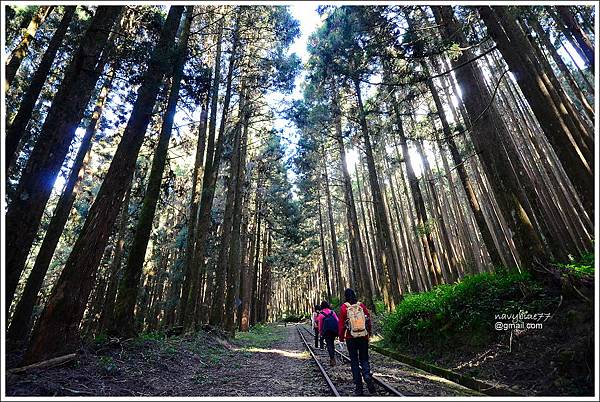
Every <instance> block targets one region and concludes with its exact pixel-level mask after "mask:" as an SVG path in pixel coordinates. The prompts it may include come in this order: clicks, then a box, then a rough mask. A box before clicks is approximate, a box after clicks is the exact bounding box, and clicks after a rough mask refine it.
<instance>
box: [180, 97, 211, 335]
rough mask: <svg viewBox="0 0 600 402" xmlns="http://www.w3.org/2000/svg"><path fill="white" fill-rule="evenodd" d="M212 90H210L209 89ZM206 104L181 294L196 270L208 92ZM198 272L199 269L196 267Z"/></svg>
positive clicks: (182, 308) (184, 304)
mask: <svg viewBox="0 0 600 402" xmlns="http://www.w3.org/2000/svg"><path fill="white" fill-rule="evenodd" d="M209 91H210V90H209ZM206 103H207V104H206V106H204V105H203V106H202V109H201V111H200V129H199V133H198V142H197V145H196V157H195V162H194V170H193V172H192V192H191V196H190V198H191V199H190V212H189V216H188V224H187V227H188V231H187V239H186V247H185V268H184V270H185V272H184V282H183V284H184V286H183V287H182V291H181V294H182V295H187V294H188V292H189V289H190V280H191V275H192V271H193V270H195V268H194V265H195V264H194V263H195V262H196V259H195V251H196V237H197V236H196V235H197V233H196V223H197V222H198V208H199V206H200V189H201V188H202V181H201V179H202V173H203V171H204V153H205V148H206V128H207V123H208V121H207V120H208V93H207V99H206ZM196 272H197V269H196ZM187 302H188V298H187V297H180V298H179V319H180V325H182V324H183V317H184V316H185V311H186V309H187Z"/></svg>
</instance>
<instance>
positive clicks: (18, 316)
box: [7, 69, 114, 341]
mask: <svg viewBox="0 0 600 402" xmlns="http://www.w3.org/2000/svg"><path fill="white" fill-rule="evenodd" d="M113 77H114V69H113V70H111V72H110V73H109V75H108V78H107V79H106V81H105V83H104V86H103V88H102V90H101V91H100V95H99V96H98V100H97V101H96V106H95V108H94V111H93V113H92V116H91V119H90V122H89V123H88V126H87V129H86V130H85V134H84V135H83V138H82V140H81V144H80V145H79V150H78V152H77V155H76V156H75V160H74V161H73V166H72V167H71V172H70V174H69V178H68V179H67V182H66V184H65V188H64V189H63V192H62V194H61V196H60V199H59V200H58V203H57V204H56V208H55V209H54V215H53V216H52V219H51V220H50V223H49V224H48V228H47V229H46V234H45V236H44V240H43V241H42V245H41V246H40V250H39V251H38V254H37V256H36V258H35V263H34V265H33V268H32V269H31V273H30V274H29V277H28V278H27V284H26V285H25V289H24V290H23V294H22V295H21V299H20V300H19V303H18V304H17V307H16V308H15V313H14V314H13V317H12V320H11V323H10V327H9V330H8V335H7V339H8V340H9V341H11V340H12V341H19V339H18V338H19V337H20V338H22V340H25V339H26V337H27V335H28V334H29V329H30V328H29V323H30V320H31V313H32V312H33V307H34V305H35V300H36V298H37V295H38V293H39V291H40V289H41V288H42V284H43V282H44V277H45V276H46V273H47V272H48V267H49V266H50V262H51V260H52V256H53V255H54V251H55V250H56V246H57V245H58V241H59V240H60V237H61V234H62V232H63V230H64V227H65V224H66V223H67V220H68V218H69V214H70V212H71V208H72V207H73V204H74V203H75V198H76V197H77V195H78V194H79V192H80V190H81V188H80V187H81V180H82V179H83V177H84V175H85V171H86V168H87V165H88V163H89V160H90V150H91V147H92V143H93V138H94V135H95V134H96V129H97V127H98V121H99V120H100V117H101V115H102V111H103V109H104V103H105V102H106V98H107V96H108V92H109V91H110V87H111V86H112V81H113Z"/></svg>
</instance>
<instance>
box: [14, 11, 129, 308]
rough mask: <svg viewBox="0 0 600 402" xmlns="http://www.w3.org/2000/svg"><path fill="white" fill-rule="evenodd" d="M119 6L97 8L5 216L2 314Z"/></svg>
mask: <svg viewBox="0 0 600 402" xmlns="http://www.w3.org/2000/svg"><path fill="white" fill-rule="evenodd" d="M122 9H123V7H120V6H119V7H116V6H100V7H98V9H97V11H96V14H95V15H94V17H93V19H92V21H91V24H90V27H89V28H88V30H87V31H86V33H85V35H84V36H83V38H82V40H81V44H80V46H79V49H78V50H77V52H76V53H75V55H74V56H73V60H72V61H71V63H70V64H69V67H68V68H67V71H66V72H65V76H64V78H63V81H62V83H61V85H60V88H59V89H58V92H57V93H56V95H55V96H54V99H53V101H52V105H51V106H50V110H49V111H48V114H47V115H46V120H45V121H44V124H43V126H42V129H41V131H40V133H39V136H38V139H37V141H36V143H35V147H34V149H33V151H32V153H31V155H30V157H29V159H28V161H27V165H26V166H25V169H24V170H23V173H22V175H21V179H20V181H19V184H18V185H17V189H16V193H15V198H14V199H13V200H12V202H11V203H10V205H9V206H8V211H7V212H6V233H7V238H6V242H5V246H6V256H5V260H4V263H5V266H6V310H7V311H8V308H9V307H10V305H11V303H12V301H13V297H14V293H15V289H16V288H17V283H18V282H19V277H20V275H21V272H22V271H23V269H24V267H25V261H26V259H27V255H28V254H29V250H30V248H31V245H32V244H33V240H34V239H35V235H36V232H37V230H38V227H39V225H40V220H41V219H42V215H43V213H44V208H45V206H46V203H47V202H48V198H49V197H50V193H51V192H52V189H53V188H54V182H55V180H56V177H57V175H58V172H59V171H60V168H61V166H62V164H63V161H64V159H65V157H66V155H67V152H68V151H69V145H70V144H71V142H72V140H73V137H74V135H75V130H76V129H77V127H78V126H79V122H80V121H81V118H82V116H83V113H84V111H85V107H86V106H87V104H88V102H89V99H90V96H91V94H92V91H93V90H94V86H95V85H96V81H97V80H98V77H99V76H100V73H101V72H102V70H103V67H104V63H105V62H106V61H107V60H106V57H103V53H105V52H107V51H109V48H110V43H107V42H108V38H109V34H110V32H111V31H112V27H113V25H114V24H115V21H117V18H118V16H119V15H120V14H121V11H122Z"/></svg>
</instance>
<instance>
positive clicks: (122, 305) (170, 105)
mask: <svg viewBox="0 0 600 402" xmlns="http://www.w3.org/2000/svg"><path fill="white" fill-rule="evenodd" d="M192 18H193V7H191V6H189V7H188V8H187V10H186V17H185V22H184V25H183V31H182V32H181V37H180V39H179V48H178V49H177V55H176V56H175V57H174V67H173V77H172V82H171V90H170V92H169V97H168V100H167V108H166V111H165V115H164V117H163V122H162V128H161V131H160V136H159V140H158V145H157V147H156V150H155V151H154V158H153V159H152V167H151V169H150V177H149V178H148V185H147V187H146V192H145V195H144V201H143V204H142V210H141V212H140V217H139V220H138V223H137V227H136V229H135V234H134V236H133V242H132V244H131V248H130V250H129V255H128V256H127V264H126V265H125V270H124V272H123V278H122V279H121V282H120V283H119V290H118V293H117V300H116V302H115V311H114V318H113V320H114V321H113V324H114V327H113V331H114V333H117V334H119V335H121V336H124V337H129V336H134V335H135V328H134V326H133V322H134V320H133V315H134V309H135V303H136V300H137V294H138V286H139V282H140V276H141V275H142V269H143V267H144V258H145V255H146V248H147V247H148V241H150V234H151V232H152V222H153V221H154V214H155V212H156V204H157V203H158V200H159V198H160V187H161V183H162V177H163V172H164V169H165V164H166V162H167V156H168V153H169V141H170V140H171V133H172V132H173V120H174V118H175V112H176V109H177V101H178V100H179V89H180V88H181V79H182V77H183V66H184V65H185V62H186V59H187V52H188V38H189V35H190V27H191V24H192Z"/></svg>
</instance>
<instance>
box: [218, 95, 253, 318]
mask: <svg viewBox="0 0 600 402" xmlns="http://www.w3.org/2000/svg"><path fill="white" fill-rule="evenodd" d="M244 91H245V88H242V90H241V91H240V101H239V104H240V112H241V110H242V109H243V108H244V107H245V105H244V102H245V99H244V96H245V94H244ZM242 131H243V129H242V122H241V119H240V121H239V122H238V123H237V125H236V127H235V128H234V130H233V132H234V137H233V149H232V153H231V161H230V164H229V165H230V168H229V179H228V182H227V183H226V185H225V188H227V196H226V200H225V211H224V213H223V232H222V234H221V240H220V242H221V244H220V247H219V257H218V262H217V273H216V278H215V279H216V284H215V290H214V297H213V305H212V308H211V314H210V324H211V325H222V324H223V318H224V314H225V310H224V307H225V306H224V303H225V298H226V293H227V288H229V286H230V282H229V281H230V280H233V267H232V266H231V265H230V260H229V250H230V247H231V246H232V243H233V240H232V238H233V237H234V234H233V232H234V231H238V233H239V221H238V222H237V226H235V223H234V220H235V218H236V216H235V212H236V211H235V209H236V205H235V199H236V197H237V193H238V192H240V190H239V187H238V184H240V183H239V182H238V169H239V168H240V167H239V165H240V148H241V140H242ZM240 194H241V193H240ZM238 240H239V237H238ZM238 252H239V250H238ZM228 313H231V314H233V311H231V312H228Z"/></svg>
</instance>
